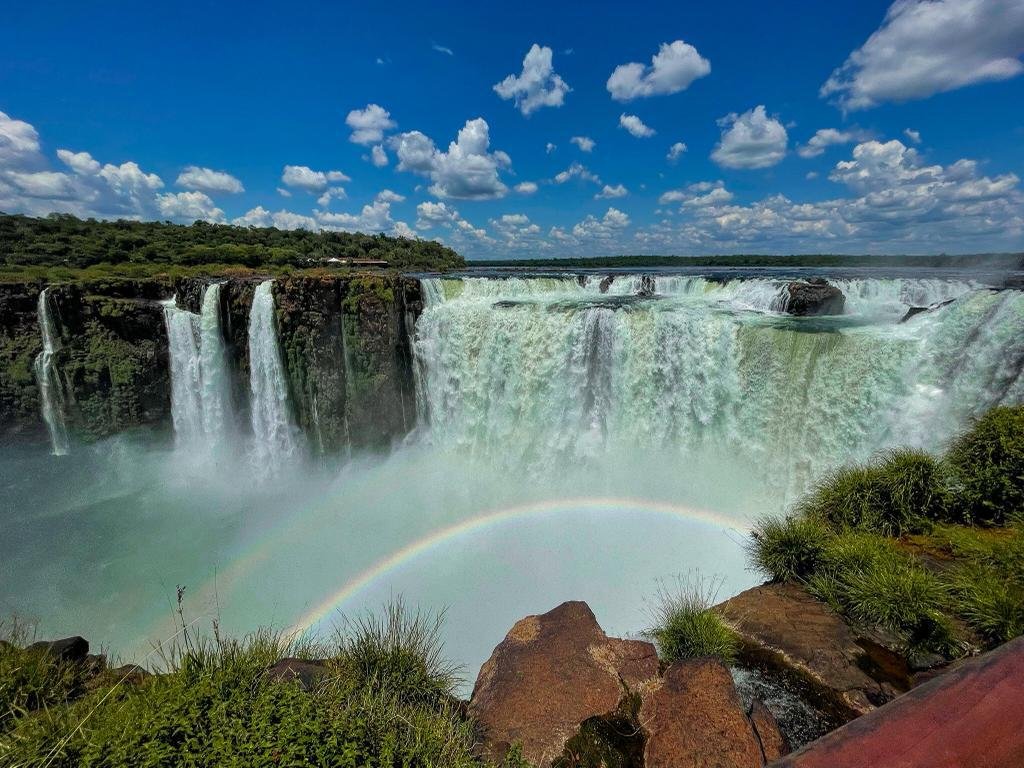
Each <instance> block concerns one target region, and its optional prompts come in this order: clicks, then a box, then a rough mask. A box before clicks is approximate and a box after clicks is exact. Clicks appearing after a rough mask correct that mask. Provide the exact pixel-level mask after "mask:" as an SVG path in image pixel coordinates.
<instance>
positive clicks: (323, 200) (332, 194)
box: [316, 187, 348, 208]
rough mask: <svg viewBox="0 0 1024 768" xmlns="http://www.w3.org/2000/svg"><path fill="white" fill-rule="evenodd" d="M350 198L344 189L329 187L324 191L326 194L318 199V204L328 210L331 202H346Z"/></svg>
mask: <svg viewBox="0 0 1024 768" xmlns="http://www.w3.org/2000/svg"><path fill="white" fill-rule="evenodd" d="M347 197H348V194H347V193H346V192H345V188H344V187H328V188H327V189H325V190H324V193H323V194H322V195H320V197H318V198H317V199H316V204H317V205H319V206H320V207H321V208H326V207H327V206H329V205H330V204H331V200H344V199H345V198H347Z"/></svg>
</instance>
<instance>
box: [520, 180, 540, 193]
mask: <svg viewBox="0 0 1024 768" xmlns="http://www.w3.org/2000/svg"><path fill="white" fill-rule="evenodd" d="M515 190H516V192H518V193H519V194H520V195H532V194H533V193H534V192H536V191H537V184H536V183H534V182H532V181H521V182H519V183H518V184H516V186H515Z"/></svg>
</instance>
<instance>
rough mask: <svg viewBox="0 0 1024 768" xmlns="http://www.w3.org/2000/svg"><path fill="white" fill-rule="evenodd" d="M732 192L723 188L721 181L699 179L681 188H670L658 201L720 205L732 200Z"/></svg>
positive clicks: (688, 204) (663, 203)
mask: <svg viewBox="0 0 1024 768" xmlns="http://www.w3.org/2000/svg"><path fill="white" fill-rule="evenodd" d="M732 197H733V195H732V192H730V191H729V190H727V189H726V188H725V182H723V181H715V182H711V181H699V182H697V183H696V184H690V185H689V186H687V187H684V188H683V189H670V190H668V191H667V192H664V193H663V194H662V195H661V197H659V198H658V203H660V204H661V205H665V204H667V203H681V204H682V205H685V206H690V207H693V208H700V207H704V206H708V205H721V204H722V203H727V202H729V201H730V200H732Z"/></svg>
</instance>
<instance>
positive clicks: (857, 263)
mask: <svg viewBox="0 0 1024 768" xmlns="http://www.w3.org/2000/svg"><path fill="white" fill-rule="evenodd" d="M981 265H984V266H986V267H989V268H992V269H1008V270H1013V269H1024V253H1000V254H978V255H972V254H965V255H956V254H941V255H930V256H922V255H905V254H900V255H891V256H883V255H850V254H831V253H807V254H795V255H790V256H778V255H767V254H756V253H752V254H735V255H718V256H657V255H653V256H652V255H646V256H632V255H628V256H589V257H572V258H562V259H504V260H502V259H499V260H494V261H491V260H488V261H471V262H469V266H471V267H492V268H493V267H500V266H519V267H554V268H558V269H565V268H573V269H575V268H587V269H602V268H604V269H608V268H612V267H632V268H638V269H642V268H644V267H845V268H848V267H961V268H969V267H978V266H981Z"/></svg>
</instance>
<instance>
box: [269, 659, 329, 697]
mask: <svg viewBox="0 0 1024 768" xmlns="http://www.w3.org/2000/svg"><path fill="white" fill-rule="evenodd" d="M326 674H327V666H326V665H325V664H324V662H322V661H316V660H312V659H293V658H284V659H281V660H280V661H279V662H277V663H276V664H273V665H272V666H271V667H270V668H269V669H268V670H267V679H268V680H270V681H271V682H273V683H290V682H295V683H297V684H298V686H299V687H300V688H302V690H304V691H308V690H311V689H312V688H313V686H314V685H316V681H317V680H318V679H319V678H321V677H323V676H324V675H326Z"/></svg>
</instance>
